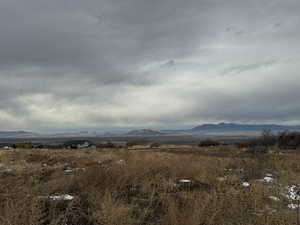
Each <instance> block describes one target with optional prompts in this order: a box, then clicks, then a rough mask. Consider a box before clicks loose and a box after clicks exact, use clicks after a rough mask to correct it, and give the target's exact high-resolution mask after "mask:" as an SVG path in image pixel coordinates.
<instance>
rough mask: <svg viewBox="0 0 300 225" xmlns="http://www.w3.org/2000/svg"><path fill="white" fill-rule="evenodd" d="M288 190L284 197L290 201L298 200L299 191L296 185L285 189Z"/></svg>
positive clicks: (299, 198)
mask: <svg viewBox="0 0 300 225" xmlns="http://www.w3.org/2000/svg"><path fill="white" fill-rule="evenodd" d="M287 189H288V193H287V195H286V197H287V198H288V199H290V200H297V201H299V200H300V195H299V194H300V193H299V189H298V187H297V186H296V185H291V186H288V187H287Z"/></svg>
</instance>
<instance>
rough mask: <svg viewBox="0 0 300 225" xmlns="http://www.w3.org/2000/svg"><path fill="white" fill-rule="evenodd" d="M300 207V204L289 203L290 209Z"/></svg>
mask: <svg viewBox="0 0 300 225" xmlns="http://www.w3.org/2000/svg"><path fill="white" fill-rule="evenodd" d="M299 207H300V205H299V204H288V208H289V209H298V208H299Z"/></svg>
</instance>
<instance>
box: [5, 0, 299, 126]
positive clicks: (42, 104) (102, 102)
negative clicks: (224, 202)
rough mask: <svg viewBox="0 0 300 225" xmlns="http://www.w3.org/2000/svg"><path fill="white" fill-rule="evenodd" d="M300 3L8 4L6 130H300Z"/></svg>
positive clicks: (102, 0)
mask: <svg viewBox="0 0 300 225" xmlns="http://www.w3.org/2000/svg"><path fill="white" fill-rule="evenodd" d="M299 10H300V3H299V1H297V0H268V1H267V0H253V1H246V0H243V1H240V0H228V1H223V0H187V1H181V0H154V1H146V0H122V1H121V0H87V1H81V0H80V1H79V0H63V1H61V0H53V1H37V0H27V1H26V2H20V1H18V0H0V28H1V34H0V37H1V38H0V49H1V51H0V79H1V82H0V128H1V129H2V130H7V129H30V130H44V131H47V130H52V129H57V130H64V129H72V128H74V129H75V128H76V129H80V128H107V127H154V128H159V127H180V126H188V125H195V124H198V123H204V122H219V121H232V122H259V123H269V122H276V123H289V124H295V123H300V119H299V116H298V113H299V110H300V103H299V97H300V88H299V86H300V74H299V71H300V47H299V41H300V31H299V29H298V27H299V25H300V14H299Z"/></svg>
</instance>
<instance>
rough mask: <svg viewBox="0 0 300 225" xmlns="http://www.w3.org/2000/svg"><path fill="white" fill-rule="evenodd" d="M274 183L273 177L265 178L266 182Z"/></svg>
mask: <svg viewBox="0 0 300 225" xmlns="http://www.w3.org/2000/svg"><path fill="white" fill-rule="evenodd" d="M273 181H274V178H272V177H264V182H267V183H271V182H273Z"/></svg>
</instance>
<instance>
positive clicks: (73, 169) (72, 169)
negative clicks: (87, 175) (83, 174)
mask: <svg viewBox="0 0 300 225" xmlns="http://www.w3.org/2000/svg"><path fill="white" fill-rule="evenodd" d="M79 170H82V171H84V170H85V168H67V169H65V170H64V172H65V173H73V172H75V171H79Z"/></svg>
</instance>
